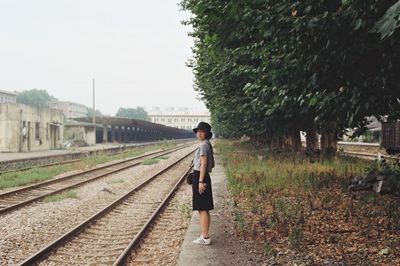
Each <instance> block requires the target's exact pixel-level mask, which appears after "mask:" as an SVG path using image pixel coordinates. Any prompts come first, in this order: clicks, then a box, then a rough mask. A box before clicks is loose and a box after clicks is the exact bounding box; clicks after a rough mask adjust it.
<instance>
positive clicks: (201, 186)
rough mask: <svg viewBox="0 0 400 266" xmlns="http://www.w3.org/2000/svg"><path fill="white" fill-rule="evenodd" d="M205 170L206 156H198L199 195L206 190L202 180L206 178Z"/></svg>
mask: <svg viewBox="0 0 400 266" xmlns="http://www.w3.org/2000/svg"><path fill="white" fill-rule="evenodd" d="M206 170H207V156H206V155H202V156H200V176H199V193H203V192H204V191H205V190H206V186H205V185H204V183H203V182H204V178H205V176H206Z"/></svg>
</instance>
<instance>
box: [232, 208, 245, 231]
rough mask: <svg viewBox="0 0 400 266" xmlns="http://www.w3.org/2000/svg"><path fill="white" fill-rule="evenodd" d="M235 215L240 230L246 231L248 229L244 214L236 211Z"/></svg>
mask: <svg viewBox="0 0 400 266" xmlns="http://www.w3.org/2000/svg"><path fill="white" fill-rule="evenodd" d="M233 215H234V219H235V222H236V224H237V226H238V228H239V230H240V231H244V229H245V228H246V221H245V219H244V215H243V212H242V211H240V210H238V209H236V210H234V211H233Z"/></svg>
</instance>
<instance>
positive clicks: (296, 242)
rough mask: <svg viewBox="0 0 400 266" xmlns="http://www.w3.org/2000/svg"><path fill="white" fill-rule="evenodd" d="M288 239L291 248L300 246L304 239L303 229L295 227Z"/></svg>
mask: <svg viewBox="0 0 400 266" xmlns="http://www.w3.org/2000/svg"><path fill="white" fill-rule="evenodd" d="M288 240H289V245H290V247H291V248H299V247H300V244H301V241H302V240H303V231H302V230H301V229H300V228H297V227H295V228H293V229H292V232H291V234H290V235H289V239H288Z"/></svg>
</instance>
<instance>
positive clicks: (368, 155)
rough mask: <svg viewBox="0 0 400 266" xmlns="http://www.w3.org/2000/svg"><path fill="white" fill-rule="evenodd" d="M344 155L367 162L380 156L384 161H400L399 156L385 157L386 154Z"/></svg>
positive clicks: (358, 153)
mask: <svg viewBox="0 0 400 266" xmlns="http://www.w3.org/2000/svg"><path fill="white" fill-rule="evenodd" d="M341 153H342V154H344V155H347V156H352V157H358V158H362V159H367V160H376V159H378V158H379V156H380V157H381V158H382V159H389V160H400V157H399V156H392V155H385V154H378V153H368V152H354V151H342V152H341Z"/></svg>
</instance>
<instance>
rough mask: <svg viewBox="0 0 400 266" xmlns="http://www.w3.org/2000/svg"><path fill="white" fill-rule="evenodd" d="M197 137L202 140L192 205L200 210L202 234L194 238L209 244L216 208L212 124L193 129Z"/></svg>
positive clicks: (197, 161)
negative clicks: (211, 211)
mask: <svg viewBox="0 0 400 266" xmlns="http://www.w3.org/2000/svg"><path fill="white" fill-rule="evenodd" d="M193 131H194V132H195V133H196V135H197V138H198V139H199V140H200V141H201V143H200V146H199V148H198V149H197V150H196V153H195V155H194V159H193V164H194V166H193V170H194V171H193V172H194V176H193V183H192V192H193V196H192V207H193V210H194V211H196V210H197V211H198V212H199V216H200V227H201V235H200V236H199V237H198V238H197V239H195V240H193V243H195V244H203V245H209V244H210V243H211V240H210V236H209V229H210V212H209V211H210V210H212V209H214V202H213V197H212V189H211V178H210V175H209V173H210V172H211V169H212V168H213V167H214V154H213V148H212V146H211V143H210V140H209V139H210V138H211V137H212V133H211V126H210V125H209V124H208V123H206V122H200V123H199V124H198V125H197V127H196V128H194V129H193Z"/></svg>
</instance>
